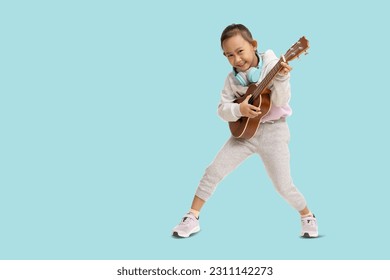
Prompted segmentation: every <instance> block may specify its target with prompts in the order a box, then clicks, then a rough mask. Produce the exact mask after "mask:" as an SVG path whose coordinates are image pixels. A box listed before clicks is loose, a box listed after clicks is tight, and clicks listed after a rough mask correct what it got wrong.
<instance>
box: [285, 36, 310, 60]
mask: <svg viewBox="0 0 390 280" xmlns="http://www.w3.org/2000/svg"><path fill="white" fill-rule="evenodd" d="M309 47H310V46H309V41H308V40H307V39H306V38H305V36H302V37H301V38H300V39H299V40H298V41H297V42H296V43H295V44H294V45H292V46H291V48H289V49H288V51H287V52H286V54H285V55H284V58H285V59H286V61H291V60H294V59H295V58H299V56H300V55H301V54H302V53H305V54H307V49H308V48H309Z"/></svg>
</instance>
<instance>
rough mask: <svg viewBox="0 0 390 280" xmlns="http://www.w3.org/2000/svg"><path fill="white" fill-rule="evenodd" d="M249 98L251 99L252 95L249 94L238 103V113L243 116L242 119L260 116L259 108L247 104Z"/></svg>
mask: <svg viewBox="0 0 390 280" xmlns="http://www.w3.org/2000/svg"><path fill="white" fill-rule="evenodd" d="M251 97H252V94H249V95H248V96H247V97H246V98H245V100H244V101H242V102H241V103H240V112H241V115H243V116H244V117H248V118H255V117H257V116H258V115H260V114H261V112H260V108H258V107H256V106H254V105H251V104H249V103H248V100H249V98H251Z"/></svg>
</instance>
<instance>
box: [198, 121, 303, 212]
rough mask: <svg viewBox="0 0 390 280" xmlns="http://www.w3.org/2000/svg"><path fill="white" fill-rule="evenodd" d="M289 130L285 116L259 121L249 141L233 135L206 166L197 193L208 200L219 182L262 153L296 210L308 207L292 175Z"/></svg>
mask: <svg viewBox="0 0 390 280" xmlns="http://www.w3.org/2000/svg"><path fill="white" fill-rule="evenodd" d="M289 141H290V131H289V128H288V125H287V122H286V121H285V120H284V119H281V120H278V121H275V122H274V123H263V124H260V127H259V129H258V130H257V132H256V134H255V135H254V136H253V137H252V138H251V139H249V140H245V139H237V138H234V137H231V138H230V139H229V140H228V141H227V142H226V144H225V145H224V146H223V147H222V149H221V150H220V151H219V153H218V154H217V156H216V157H215V159H214V161H213V162H212V163H211V164H210V165H209V166H208V167H207V168H206V171H205V173H204V175H203V177H202V179H201V181H200V183H199V186H198V188H197V190H196V193H195V195H196V196H198V197H199V198H201V199H203V200H204V201H207V200H208V199H209V198H210V196H211V195H212V194H213V193H214V191H215V189H216V187H217V185H218V183H219V182H220V181H221V180H222V179H223V178H224V177H225V176H226V175H228V174H229V173H230V172H232V171H233V170H234V169H235V168H236V167H237V166H238V165H239V164H241V163H242V162H243V161H244V160H245V159H246V158H248V157H249V156H250V155H252V154H254V153H256V154H258V155H260V157H261V159H262V160H263V163H264V166H265V168H266V170H267V173H268V175H269V177H270V178H271V180H272V182H273V184H274V187H275V188H276V190H277V191H278V193H279V194H280V195H281V196H282V197H283V198H284V199H285V200H286V201H287V202H288V203H289V204H290V205H291V206H292V207H293V208H295V209H296V210H298V211H301V210H303V209H304V208H305V207H306V201H305V198H304V197H303V195H302V194H301V193H300V192H299V191H298V190H297V188H296V187H295V186H294V183H293V181H292V178H291V175H290V151H289V148H288V143H289Z"/></svg>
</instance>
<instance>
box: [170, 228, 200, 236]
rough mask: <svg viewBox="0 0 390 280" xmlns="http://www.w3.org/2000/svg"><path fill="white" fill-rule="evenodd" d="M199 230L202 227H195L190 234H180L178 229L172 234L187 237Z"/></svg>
mask: <svg viewBox="0 0 390 280" xmlns="http://www.w3.org/2000/svg"><path fill="white" fill-rule="evenodd" d="M199 231H200V227H196V228H194V229H193V230H192V231H191V232H190V233H189V234H187V235H180V234H179V233H178V232H177V231H174V232H173V233H172V235H173V236H176V237H182V238H186V237H190V236H191V234H194V233H197V232H199Z"/></svg>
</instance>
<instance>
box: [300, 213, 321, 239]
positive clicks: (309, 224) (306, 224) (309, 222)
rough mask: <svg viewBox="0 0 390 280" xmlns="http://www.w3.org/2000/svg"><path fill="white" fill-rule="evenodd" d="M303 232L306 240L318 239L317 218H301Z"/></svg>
mask: <svg viewBox="0 0 390 280" xmlns="http://www.w3.org/2000/svg"><path fill="white" fill-rule="evenodd" d="M301 223H302V231H301V236H302V237H306V238H312V237H318V225H317V219H316V217H315V216H314V215H313V216H309V217H304V218H301Z"/></svg>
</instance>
